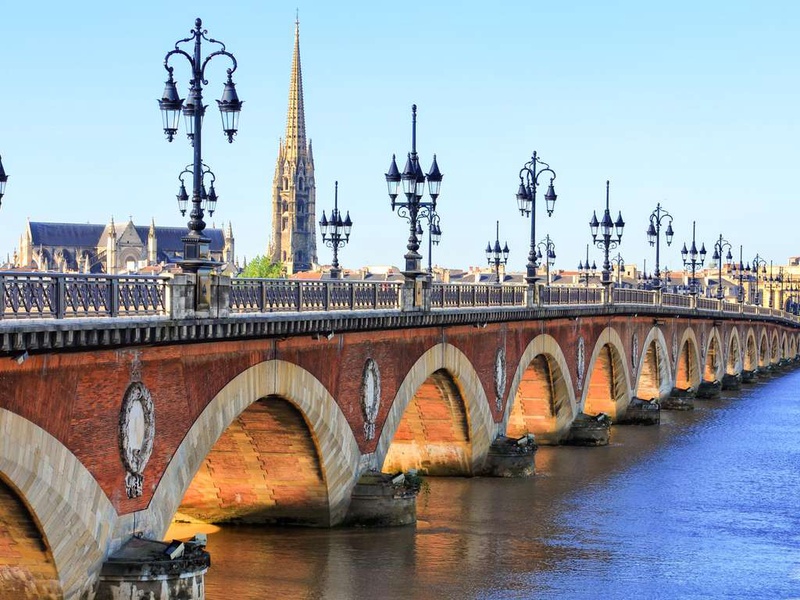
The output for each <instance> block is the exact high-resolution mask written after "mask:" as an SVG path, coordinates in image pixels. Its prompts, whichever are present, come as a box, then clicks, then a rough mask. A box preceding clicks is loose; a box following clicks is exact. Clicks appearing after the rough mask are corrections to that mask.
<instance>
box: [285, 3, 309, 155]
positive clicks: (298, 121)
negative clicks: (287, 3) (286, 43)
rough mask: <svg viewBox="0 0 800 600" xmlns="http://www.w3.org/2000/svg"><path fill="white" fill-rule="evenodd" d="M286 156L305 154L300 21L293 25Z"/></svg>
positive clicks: (297, 20)
mask: <svg viewBox="0 0 800 600" xmlns="http://www.w3.org/2000/svg"><path fill="white" fill-rule="evenodd" d="M284 142H285V145H286V156H285V157H284V158H286V159H288V160H290V161H293V160H297V159H298V158H299V157H300V156H304V155H305V153H306V113H305V109H304V107H303V73H302V70H301V68H300V19H299V17H298V18H297V19H296V20H295V24H294V54H293V56H292V74H291V77H290V79H289V112H288V114H287V116H286V138H285V140H284Z"/></svg>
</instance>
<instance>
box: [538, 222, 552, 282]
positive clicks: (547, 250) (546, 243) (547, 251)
mask: <svg viewBox="0 0 800 600" xmlns="http://www.w3.org/2000/svg"><path fill="white" fill-rule="evenodd" d="M543 249H544V254H542V250H543ZM544 257H546V258H545V266H546V267H547V285H550V268H551V267H552V266H553V265H554V264H555V262H556V245H555V244H554V243H553V240H551V239H550V234H547V235H546V236H545V238H544V239H543V240H542V241H541V242H539V243H538V244H536V261H537V262H539V261H541V260H542V258H544Z"/></svg>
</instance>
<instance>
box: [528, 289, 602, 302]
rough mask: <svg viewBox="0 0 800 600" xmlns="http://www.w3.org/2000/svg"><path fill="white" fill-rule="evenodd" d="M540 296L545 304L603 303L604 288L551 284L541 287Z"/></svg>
mask: <svg viewBox="0 0 800 600" xmlns="http://www.w3.org/2000/svg"><path fill="white" fill-rule="evenodd" d="M539 298H540V301H541V303H542V304H543V305H545V306H546V305H562V304H602V303H603V288H598V287H575V286H567V285H550V286H545V287H543V288H541V290H540V292H539Z"/></svg>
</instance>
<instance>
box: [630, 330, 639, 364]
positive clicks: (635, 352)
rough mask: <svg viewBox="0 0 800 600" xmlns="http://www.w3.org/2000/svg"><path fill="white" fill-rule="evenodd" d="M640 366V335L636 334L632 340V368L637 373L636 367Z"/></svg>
mask: <svg viewBox="0 0 800 600" xmlns="http://www.w3.org/2000/svg"><path fill="white" fill-rule="evenodd" d="M638 364H639V334H638V333H634V334H633V339H632V340H631V366H632V367H633V370H634V372H636V365H638Z"/></svg>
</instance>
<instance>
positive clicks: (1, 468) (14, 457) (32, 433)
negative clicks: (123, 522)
mask: <svg viewBox="0 0 800 600" xmlns="http://www.w3.org/2000/svg"><path fill="white" fill-rule="evenodd" d="M0 475H2V479H4V480H5V481H6V482H8V484H9V485H10V487H11V488H12V490H13V492H14V493H15V494H16V495H17V496H18V497H19V498H20V500H21V501H22V503H23V504H24V505H25V508H26V509H27V511H28V512H29V513H30V515H31V517H32V519H33V521H34V522H35V523H36V525H37V527H38V529H39V531H40V532H41V535H42V536H43V538H44V539H43V542H44V544H45V545H46V546H47V547H48V549H49V552H50V555H51V556H52V560H53V564H54V567H55V571H56V572H57V574H58V584H59V585H60V591H61V592H62V593H63V595H64V597H66V598H70V597H83V596H84V595H86V596H89V595H90V594H91V593H92V590H93V588H94V586H95V584H96V583H97V576H98V574H99V573H100V567H101V565H102V563H103V561H104V560H105V558H106V557H107V556H108V554H109V553H111V552H113V550H115V549H116V547H115V546H118V545H119V542H120V540H114V539H112V535H111V531H112V526H113V524H114V523H115V522H116V521H117V512H116V510H115V509H114V507H113V505H112V504H111V501H110V500H109V499H108V497H107V496H106V495H105V493H104V492H103V490H102V489H101V488H100V486H99V485H98V484H97V482H96V481H95V479H94V477H92V475H91V474H90V473H89V471H88V470H87V469H86V467H84V466H83V464H82V463H81V462H80V461H79V460H78V459H77V458H76V457H75V455H74V454H72V452H70V451H69V450H68V449H67V448H66V446H64V445H63V444H62V443H61V442H59V441H58V440H57V439H56V438H54V437H53V436H51V435H50V434H49V433H47V432H46V431H45V430H44V429H42V428H40V427H38V426H37V425H35V424H33V423H32V422H31V421H28V420H27V419H25V418H23V417H21V416H19V415H17V414H15V413H13V412H10V411H8V410H6V409H3V408H0ZM0 591H2V584H0Z"/></svg>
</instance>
